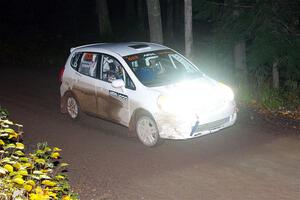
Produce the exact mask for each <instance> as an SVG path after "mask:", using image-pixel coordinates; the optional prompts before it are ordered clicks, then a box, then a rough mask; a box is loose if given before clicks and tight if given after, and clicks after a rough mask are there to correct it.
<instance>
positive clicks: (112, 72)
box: [100, 54, 135, 90]
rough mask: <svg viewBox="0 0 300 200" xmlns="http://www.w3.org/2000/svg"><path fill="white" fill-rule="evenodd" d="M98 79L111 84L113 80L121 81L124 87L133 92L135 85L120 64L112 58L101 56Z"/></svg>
mask: <svg viewBox="0 0 300 200" xmlns="http://www.w3.org/2000/svg"><path fill="white" fill-rule="evenodd" d="M100 79H101V80H103V81H106V82H109V83H111V82H112V81H113V80H117V79H122V80H123V81H124V82H125V87H126V88H128V89H132V90H135V85H134V83H133V81H132V80H131V78H130V77H129V75H128V74H127V72H126V71H125V70H124V68H123V67H122V65H121V64H120V62H119V61H118V60H117V59H115V58H114V57H112V56H109V55H105V54H103V55H102V61H101V70H100Z"/></svg>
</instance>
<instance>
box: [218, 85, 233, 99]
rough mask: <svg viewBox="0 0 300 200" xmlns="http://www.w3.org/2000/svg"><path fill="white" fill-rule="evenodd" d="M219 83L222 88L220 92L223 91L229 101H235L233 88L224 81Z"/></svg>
mask: <svg viewBox="0 0 300 200" xmlns="http://www.w3.org/2000/svg"><path fill="white" fill-rule="evenodd" d="M219 85H220V89H221V91H220V92H221V93H222V95H224V97H225V98H226V99H228V100H229V101H233V100H234V93H233V91H232V89H231V88H230V87H228V86H227V85H225V84H223V83H220V84H219Z"/></svg>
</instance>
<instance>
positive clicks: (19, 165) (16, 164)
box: [13, 162, 21, 170]
mask: <svg viewBox="0 0 300 200" xmlns="http://www.w3.org/2000/svg"><path fill="white" fill-rule="evenodd" d="M13 166H14V168H16V169H18V170H19V169H20V168H21V164H20V163H19V162H16V163H15V164H13Z"/></svg>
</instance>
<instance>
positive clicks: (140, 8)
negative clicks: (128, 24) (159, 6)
mask: <svg viewBox="0 0 300 200" xmlns="http://www.w3.org/2000/svg"><path fill="white" fill-rule="evenodd" d="M145 13H146V4H145V1H144V0H137V1H136V17H137V21H138V31H142V33H144V32H145V29H146V28H148V25H147V18H146V15H145Z"/></svg>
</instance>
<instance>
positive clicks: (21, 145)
mask: <svg viewBox="0 0 300 200" xmlns="http://www.w3.org/2000/svg"><path fill="white" fill-rule="evenodd" d="M24 147H25V146H24V144H22V143H20V142H17V143H16V149H21V150H23V149H24Z"/></svg>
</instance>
